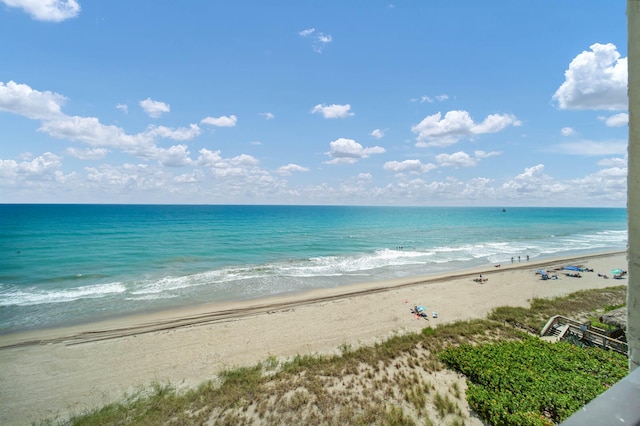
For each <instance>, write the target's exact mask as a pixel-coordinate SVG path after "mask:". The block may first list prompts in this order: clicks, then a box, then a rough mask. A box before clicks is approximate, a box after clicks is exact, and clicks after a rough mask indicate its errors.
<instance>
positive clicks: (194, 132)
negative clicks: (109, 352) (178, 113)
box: [144, 124, 201, 141]
mask: <svg viewBox="0 0 640 426" xmlns="http://www.w3.org/2000/svg"><path fill="white" fill-rule="evenodd" d="M200 132H201V131H200V127H198V125H197V124H191V125H189V127H179V128H177V129H172V128H170V127H165V126H149V127H148V128H147V130H146V131H145V132H144V135H145V136H147V137H151V138H157V137H158V138H164V139H173V140H175V141H187V140H191V139H193V138H195V137H197V136H199V135H200Z"/></svg>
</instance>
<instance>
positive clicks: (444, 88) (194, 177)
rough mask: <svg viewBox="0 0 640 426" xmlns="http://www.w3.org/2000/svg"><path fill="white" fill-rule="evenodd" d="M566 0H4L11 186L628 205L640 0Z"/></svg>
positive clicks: (54, 194)
mask: <svg viewBox="0 0 640 426" xmlns="http://www.w3.org/2000/svg"><path fill="white" fill-rule="evenodd" d="M547 2H548V3H549V4H548V5H547V4H546V3H545V2H544V1H543V2H542V3H536V4H535V5H528V6H524V7H523V6H518V5H511V4H502V3H500V4H496V5H493V4H492V5H488V6H487V5H485V7H482V8H480V7H479V6H478V5H476V3H474V2H471V1H469V2H467V3H466V9H468V10H462V11H461V10H460V8H459V7H454V6H452V5H430V4H428V3H425V4H421V3H420V4H408V5H394V7H390V6H389V4H388V3H383V2H368V3H366V4H361V5H349V4H343V3H340V2H337V1H336V2H334V1H329V2H326V4H324V5H323V7H322V8H319V7H317V6H312V5H305V4H298V5H296V6H292V7H285V6H273V5H271V6H267V5H264V4H262V3H261V2H257V1H252V0H247V1H246V2H241V3H239V4H204V5H203V4H199V5H198V9H199V10H194V9H193V8H185V7H181V6H180V5H178V4H157V3H155V2H151V1H140V2H135V4H133V5H131V4H127V7H126V8H125V7H124V5H122V4H120V3H118V2H104V3H103V4H93V3H89V2H82V6H81V4H80V2H78V1H76V0H45V1H40V2H33V1H28V0H0V5H2V7H0V40H3V41H2V43H3V52H5V53H4V55H3V56H4V61H3V62H4V66H3V67H2V69H0V128H2V129H3V132H2V133H3V134H2V136H3V143H2V144H1V147H2V148H1V150H0V193H1V194H2V195H1V196H0V203H13V202H28V203H39V202H43V203H48V202H68V203H167V204H171V203H240V204H242V203H256V204H366V205H498V206H513V205H532V206H547V205H550V206H563V205H564V206H573V205H575V206H617V207H623V206H625V205H626V190H627V187H626V178H627V157H626V155H627V137H628V136H627V132H628V129H627V124H628V120H629V116H628V102H627V81H628V78H627V58H626V57H625V52H624V50H623V49H624V48H625V47H626V46H625V42H626V16H625V3H624V2H622V1H616V2H614V3H613V5H612V6H611V7H609V6H607V7H606V8H605V7H604V6H603V5H601V4H600V3H599V2H597V1H595V0H594V1H588V2H587V3H593V5H592V7H588V5H585V4H584V2H577V1H569V2H568V3H567V4H563V5H558V4H556V3H552V2H551V1H550V0H548V1H547ZM580 5H581V6H582V7H580V8H578V9H576V7H577V6H580ZM247 10H251V13H250V14H247V12H246V11H247ZM549 10H552V11H554V12H555V14H549V13H548V12H549ZM576 14H577V15H576ZM565 15H567V16H569V15H571V16H572V17H573V18H574V19H571V20H562V17H563V16H565ZM514 16H516V17H520V19H514ZM148 17H151V19H147V18H148ZM483 18H485V20H483ZM489 18H491V22H492V25H493V26H492V28H487V27H486V25H485V23H486V22H487V20H486V19H489ZM353 19H359V20H358V22H359V23H361V25H360V24H359V25H358V27H357V29H355V28H354V27H352V26H351V25H350V22H352V20H353ZM453 20H455V21H456V22H457V25H456V26H453V27H452V26H451V25H450V22H451V21H453ZM533 22H535V23H536V24H533ZM558 22H563V24H562V25H561V24H559V23H558ZM538 26H542V27H545V28H547V29H548V31H545V32H544V34H541V33H540V32H539V31H536V32H535V33H536V34H538V35H537V38H535V39H534V38H531V37H530V34H532V33H534V28H533V27H538ZM392 35H393V36H392ZM9 40H19V42H10V41H9ZM563 40H566V42H565V43H562V42H560V41H563Z"/></svg>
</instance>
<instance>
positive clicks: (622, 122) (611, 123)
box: [598, 112, 629, 127]
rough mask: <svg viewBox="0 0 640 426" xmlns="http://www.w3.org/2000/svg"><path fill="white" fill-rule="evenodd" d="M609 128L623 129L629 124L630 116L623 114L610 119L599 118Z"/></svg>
mask: <svg viewBox="0 0 640 426" xmlns="http://www.w3.org/2000/svg"><path fill="white" fill-rule="evenodd" d="M598 118H599V119H600V120H601V121H604V124H605V125H606V126H607V127H622V126H626V125H627V124H629V114H627V113H626V112H621V113H619V114H614V115H612V116H610V117H598Z"/></svg>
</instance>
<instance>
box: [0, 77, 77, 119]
mask: <svg viewBox="0 0 640 426" xmlns="http://www.w3.org/2000/svg"><path fill="white" fill-rule="evenodd" d="M66 100H67V98H65V97H64V96H62V95H59V94H57V93H53V92H49V91H45V92H40V91H38V90H34V89H32V88H31V87H29V86H28V85H26V84H18V83H16V82H14V81H9V82H8V83H7V84H4V83H2V82H0V110H1V111H7V112H12V113H14V114H19V115H22V116H25V117H27V118H31V119H34V120H51V119H54V118H56V117H59V116H60V115H61V112H60V110H61V107H62V105H64V103H65V102H66Z"/></svg>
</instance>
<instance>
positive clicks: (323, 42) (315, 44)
mask: <svg viewBox="0 0 640 426" xmlns="http://www.w3.org/2000/svg"><path fill="white" fill-rule="evenodd" d="M298 35H300V36H301V37H305V38H310V39H311V40H312V41H311V48H312V49H313V51H314V52H316V53H322V51H323V50H324V48H325V47H326V46H327V45H328V44H329V43H331V42H332V41H333V38H332V37H331V35H329V34H325V33H321V32H317V31H316V29H315V28H307V29H305V30H302V31H300V32H299V33H298Z"/></svg>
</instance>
